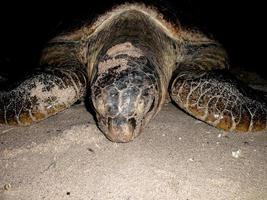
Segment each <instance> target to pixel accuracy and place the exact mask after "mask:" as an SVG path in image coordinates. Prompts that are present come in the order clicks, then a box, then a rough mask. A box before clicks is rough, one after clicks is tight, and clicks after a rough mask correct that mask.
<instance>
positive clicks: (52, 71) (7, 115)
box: [0, 43, 87, 125]
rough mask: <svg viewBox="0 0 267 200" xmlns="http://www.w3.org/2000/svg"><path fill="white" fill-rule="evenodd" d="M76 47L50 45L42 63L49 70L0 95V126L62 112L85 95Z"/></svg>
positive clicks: (84, 80)
mask: <svg viewBox="0 0 267 200" xmlns="http://www.w3.org/2000/svg"><path fill="white" fill-rule="evenodd" d="M75 45H76V44H66V43H54V44H50V45H49V46H48V47H47V48H46V49H45V50H44V54H43V56H42V60H41V62H42V63H41V64H42V65H46V66H48V67H46V68H45V69H44V70H42V71H40V72H37V73H35V74H34V75H33V76H32V77H30V78H28V79H26V80H25V81H24V82H22V83H21V84H20V85H18V86H17V87H16V88H14V89H12V90H10V91H4V92H1V93H0V123H4V124H9V125H29V124H32V123H33V122H38V121H40V120H43V119H45V118H47V117H49V116H52V115H54V114H56V113H58V112H60V111H62V110H64V109H65V108H67V107H69V106H70V105H72V104H73V103H75V102H76V101H77V100H78V99H79V98H81V96H83V95H84V92H85V88H86V82H87V75H86V70H85V67H84V66H83V65H82V64H81V63H80V62H79V60H78V58H76V52H75V51H76V50H75V49H76V47H75Z"/></svg>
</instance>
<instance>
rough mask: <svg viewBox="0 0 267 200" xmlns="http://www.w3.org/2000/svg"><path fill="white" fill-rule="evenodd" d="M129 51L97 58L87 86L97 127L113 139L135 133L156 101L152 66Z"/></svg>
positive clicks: (120, 139) (127, 138) (152, 111)
mask: <svg viewBox="0 0 267 200" xmlns="http://www.w3.org/2000/svg"><path fill="white" fill-rule="evenodd" d="M129 48H130V47H129ZM128 50H129V49H128ZM129 51H130V50H129ZM129 51H128V52H127V51H123V52H124V53H123V54H120V56H118V55H117V54H116V56H118V57H119V58H117V57H113V58H111V57H112V55H109V57H108V56H106V57H105V59H104V60H102V61H101V60H100V62H99V63H98V73H96V75H95V77H93V78H94V80H93V83H92V87H91V93H92V102H93V105H94V109H95V111H96V117H97V120H98V126H99V128H100V129H101V130H102V132H103V133H104V134H105V135H106V137H107V138H108V139H110V140H111V141H114V142H129V141H131V140H133V139H134V138H135V137H136V136H138V135H139V134H140V132H141V131H142V129H143V128H144V126H145V124H146V123H147V122H148V121H149V119H151V117H152V116H153V115H154V114H155V113H156V110H157V107H158V103H159V96H158V95H159V92H158V83H157V81H156V80H157V79H156V74H155V69H153V66H150V64H149V61H148V60H147V58H146V57H144V56H141V55H140V56H138V55H139V54H138V53H136V54H134V53H133V52H129Z"/></svg>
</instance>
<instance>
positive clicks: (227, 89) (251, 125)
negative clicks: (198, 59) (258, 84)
mask: <svg viewBox="0 0 267 200" xmlns="http://www.w3.org/2000/svg"><path fill="white" fill-rule="evenodd" d="M171 97H172V99H173V100H174V101H175V102H176V103H177V104H178V105H179V106H180V107H181V108H182V109H184V110H185V111H186V112H188V113H190V114H191V115H193V116H194V117H196V118H198V119H200V120H203V121H205V122H207V123H208V124H210V125H213V126H215V127H217V128H221V129H224V130H230V131H242V132H246V131H260V130H264V129H265V128H266V123H267V122H266V118H267V105H266V103H265V102H264V97H263V96H261V95H260V94H258V92H257V91H255V90H253V89H251V88H248V87H247V86H244V85H242V83H240V82H239V81H238V80H236V79H235V78H234V77H233V76H231V75H230V74H229V72H225V71H224V70H216V71H202V70H188V71H182V72H181V73H179V74H178V75H177V77H176V79H175V80H174V82H173V84H172V89H171Z"/></svg>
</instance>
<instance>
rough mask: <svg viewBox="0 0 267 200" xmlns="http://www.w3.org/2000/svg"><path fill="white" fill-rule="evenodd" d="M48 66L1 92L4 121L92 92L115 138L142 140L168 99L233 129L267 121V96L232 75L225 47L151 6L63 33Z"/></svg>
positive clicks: (27, 119) (115, 12)
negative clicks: (138, 137)
mask: <svg viewBox="0 0 267 200" xmlns="http://www.w3.org/2000/svg"><path fill="white" fill-rule="evenodd" d="M40 65H41V66H46V67H43V68H42V70H41V71H38V72H36V73H35V74H34V75H32V76H31V77H29V78H28V79H26V80H25V81H24V82H22V83H21V84H19V85H18V87H16V88H15V89H12V90H10V91H6V92H2V93H1V94H0V106H1V107H0V122H1V123H4V124H8V125H30V124H32V123H34V122H38V121H40V120H43V119H45V118H47V117H49V116H52V115H55V114H56V113H58V112H60V111H62V110H64V109H66V108H68V107H70V106H71V105H72V104H74V103H75V102H76V101H77V100H79V99H81V98H82V97H84V96H85V101H87V102H89V103H90V104H91V105H92V108H93V110H94V113H95V116H96V119H97V120H96V121H97V124H98V126H99V128H100V130H101V131H102V132H103V133H104V134H105V135H106V137H107V138H108V139H110V140H111V141H114V142H129V141H131V140H133V139H134V138H135V137H137V136H138V135H139V134H140V133H141V132H142V130H143V129H144V127H145V125H146V124H147V123H148V122H149V120H150V119H152V118H153V117H154V116H155V115H156V114H157V113H158V112H159V111H160V109H161V107H162V106H163V104H164V102H165V100H166V99H168V97H170V98H171V100H172V101H173V102H174V103H175V104H176V105H178V106H179V107H180V108H181V109H183V110H184V111H186V112H187V113H189V114H190V115H192V116H194V117H195V118H197V119H200V120H202V121H204V122H206V123H208V124H210V125H212V126H215V127H217V128H221V129H224V130H227V131H241V132H246V131H260V130H264V129H266V126H267V105H266V103H265V99H264V97H263V96H261V95H259V94H258V93H257V92H256V91H254V90H253V89H251V88H249V87H247V86H244V85H243V84H242V83H241V82H240V81H238V80H237V79H235V78H234V77H233V76H232V75H230V74H229V73H228V72H227V69H228V68H229V64H228V58H227V54H226V52H225V50H224V49H223V47H222V45H220V44H219V43H218V42H216V41H215V40H213V39H210V38H208V37H207V36H205V35H204V34H202V33H200V32H198V31H192V30H187V29H185V28H183V27H181V25H180V24H177V23H173V22H170V21H167V20H166V19H165V18H164V16H163V15H162V14H161V13H160V12H159V11H158V10H157V9H156V8H154V7H149V6H146V5H144V4H136V3H128V4H127V3H126V4H123V5H120V6H117V7H115V8H113V9H111V10H110V11H108V12H106V13H105V14H103V15H101V16H99V17H98V18H96V20H95V21H93V22H92V23H91V24H90V25H88V24H87V25H84V26H83V27H81V28H79V29H78V30H74V31H71V32H69V33H64V34H61V35H59V36H57V37H55V38H54V39H52V40H51V41H50V42H49V43H48V44H47V46H46V48H45V49H44V50H43V53H42V56H41V61H40ZM85 94H87V95H85Z"/></svg>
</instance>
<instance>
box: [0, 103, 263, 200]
mask: <svg viewBox="0 0 267 200" xmlns="http://www.w3.org/2000/svg"><path fill="white" fill-rule="evenodd" d="M17 199H21V200H39V199H46V200H48V199H49V200H61V199H70V200H71V199H73V200H87V199H88V200H139V199H145V200H150V199H151V200H152V199H155V200H156V199H160V200H162V199H170V200H172V199H177V200H266V199H267V132H263V133H257V134H234V133H225V132H223V131H221V130H218V129H216V128H213V127H211V126H209V125H207V124H205V123H203V122H199V121H197V120H195V119H194V118H192V117H190V116H188V115H187V114H185V113H183V112H182V111H180V110H179V109H177V108H176V107H175V106H173V105H171V104H168V105H167V106H165V107H164V108H163V110H162V111H161V112H160V113H159V115H157V117H156V118H155V119H154V120H152V121H151V122H150V124H149V125H148V127H146V129H145V131H144V132H143V134H142V135H141V136H139V137H138V138H136V139H135V140H134V141H133V142H130V143H127V144H116V143H112V142H110V141H109V140H107V139H106V138H105V137H104V136H103V135H102V134H101V132H100V131H99V130H98V128H97V127H96V125H95V122H94V119H93V117H92V115H91V114H90V113H88V112H87V110H86V109H85V107H84V105H82V104H80V105H75V106H73V107H71V108H70V109H68V110H66V111H63V112H62V113H60V114H58V115H56V116H54V117H51V118H49V119H47V120H45V121H43V122H40V123H38V124H34V125H33V126H30V127H9V126H0V200H17Z"/></svg>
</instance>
